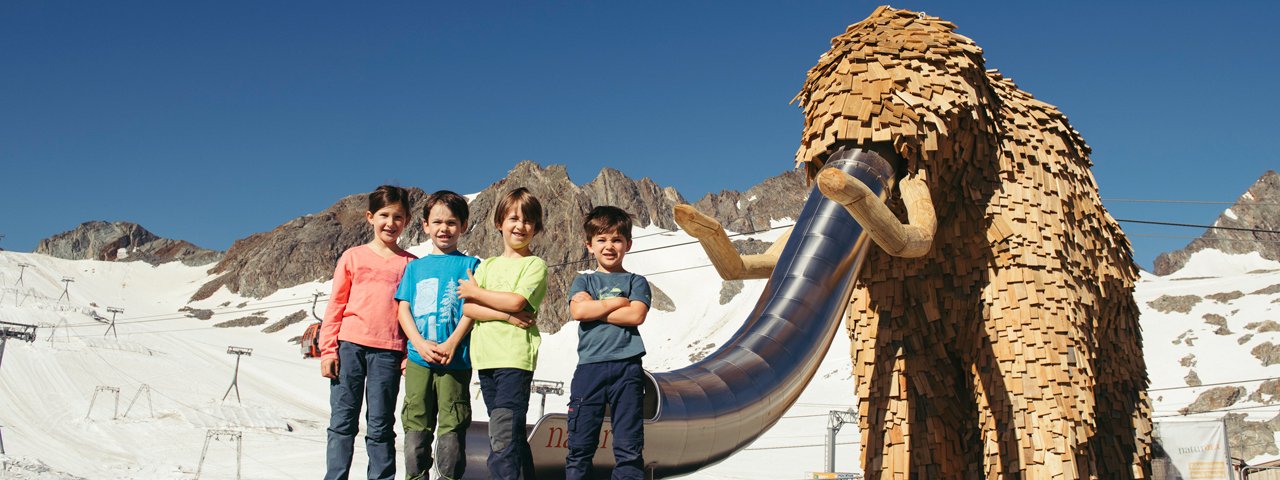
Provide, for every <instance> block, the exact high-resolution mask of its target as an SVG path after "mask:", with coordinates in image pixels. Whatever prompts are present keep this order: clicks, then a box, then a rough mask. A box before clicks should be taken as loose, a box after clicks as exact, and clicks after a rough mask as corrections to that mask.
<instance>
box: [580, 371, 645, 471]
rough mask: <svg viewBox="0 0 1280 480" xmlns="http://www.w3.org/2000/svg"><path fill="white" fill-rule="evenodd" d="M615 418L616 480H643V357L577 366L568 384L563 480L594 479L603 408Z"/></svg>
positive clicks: (613, 436)
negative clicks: (592, 469)
mask: <svg viewBox="0 0 1280 480" xmlns="http://www.w3.org/2000/svg"><path fill="white" fill-rule="evenodd" d="M606 405H608V407H609V409H610V410H611V411H612V413H613V415H612V416H611V417H610V423H612V425H613V434H612V437H611V438H612V439H613V456H614V458H615V459H617V464H616V466H614V468H613V476H612V477H611V478H613V479H615V480H621V479H628V480H629V479H636V480H640V479H643V478H644V457H643V455H642V454H643V453H644V370H643V369H642V368H641V366H640V357H634V358H628V359H626V360H614V361H610V362H599V363H588V364H583V365H578V368H577V369H576V370H574V372H573V383H572V384H570V386H569V454H568V455H567V456H566V457H565V479H566V480H579V479H587V478H592V477H591V459H592V458H593V457H595V454H596V447H598V446H599V445H600V426H601V425H602V424H603V423H604V411H605V406H606Z"/></svg>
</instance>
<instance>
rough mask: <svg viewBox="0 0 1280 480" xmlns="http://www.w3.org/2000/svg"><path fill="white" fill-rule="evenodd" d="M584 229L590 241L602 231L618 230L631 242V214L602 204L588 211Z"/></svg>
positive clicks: (583, 224)
mask: <svg viewBox="0 0 1280 480" xmlns="http://www.w3.org/2000/svg"><path fill="white" fill-rule="evenodd" d="M582 231H583V232H584V233H586V234H587V240H588V241H589V240H591V237H594V236H596V235H599V234H601V233H608V232H617V233H618V234H619V235H622V238H625V239H627V241H628V242H630V241H631V214H630V213H627V211H626V210H623V209H621V208H618V207H615V206H612V205H601V206H599V207H596V208H593V209H591V211H590V212H587V216H586V218H585V219H584V220H583V221H582Z"/></svg>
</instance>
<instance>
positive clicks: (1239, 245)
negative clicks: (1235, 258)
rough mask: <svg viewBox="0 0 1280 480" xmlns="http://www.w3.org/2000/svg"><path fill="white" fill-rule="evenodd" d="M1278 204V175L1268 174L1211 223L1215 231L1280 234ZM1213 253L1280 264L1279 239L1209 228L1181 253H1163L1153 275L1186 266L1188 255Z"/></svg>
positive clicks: (1157, 260) (1270, 172) (1157, 258)
mask: <svg viewBox="0 0 1280 480" xmlns="http://www.w3.org/2000/svg"><path fill="white" fill-rule="evenodd" d="M1277 203H1280V174H1277V173H1276V172H1275V171H1271V170H1268V171H1267V173H1265V174H1263V175H1262V177H1261V178H1259V179H1258V181H1257V182H1254V184H1253V185H1252V186H1250V187H1249V189H1248V190H1247V191H1245V192H1244V194H1243V195H1241V196H1240V198H1239V199H1237V200H1236V202H1235V204H1234V205H1232V206H1231V208H1228V209H1226V210H1225V211H1223V212H1222V214H1221V215H1219V216H1218V219H1217V220H1216V221H1214V222H1213V225H1214V226H1215V227H1227V228H1242V229H1252V230H1272V231H1274V230H1280V215H1276V214H1275V212H1276V210H1275V204H1277ZM1205 249H1214V250H1219V251H1222V252H1225V253H1233V254H1241V253H1249V252H1258V254H1260V255H1262V257H1263V258H1266V259H1269V260H1277V261H1280V235H1276V234H1272V233H1260V232H1251V231H1243V230H1223V229H1218V228H1210V229H1208V230H1205V232H1204V234H1202V235H1201V236H1200V238H1197V239H1195V240H1192V241H1191V243H1189V244H1187V246H1186V247H1183V248H1182V249H1181V250H1176V251H1172V252H1166V253H1162V254H1160V255H1159V256H1157V257H1156V260H1155V265H1154V267H1155V272H1154V273H1155V274H1156V275H1168V274H1170V273H1173V272H1175V271H1178V270H1179V269H1181V268H1182V267H1183V266H1185V265H1186V264H1187V259H1189V258H1191V254H1193V253H1195V252H1198V251H1201V250H1205Z"/></svg>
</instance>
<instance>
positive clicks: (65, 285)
mask: <svg viewBox="0 0 1280 480" xmlns="http://www.w3.org/2000/svg"><path fill="white" fill-rule="evenodd" d="M75 281H76V279H74V278H72V277H62V295H58V300H56V301H59V302H61V301H62V299H63V298H65V299H67V301H68V302H70V301H71V293H70V290H71V284H72V283H74V282H75Z"/></svg>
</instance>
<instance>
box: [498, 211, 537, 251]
mask: <svg viewBox="0 0 1280 480" xmlns="http://www.w3.org/2000/svg"><path fill="white" fill-rule="evenodd" d="M520 207H521V205H520V203H519V202H511V205H510V206H509V207H508V208H507V211H506V212H505V213H503V215H502V222H501V223H499V224H498V230H499V231H501V232H502V243H503V245H504V246H505V251H504V254H511V253H520V254H527V253H528V251H529V244H530V243H532V242H533V236H534V235H537V234H538V228H537V223H536V222H535V221H534V219H531V218H527V217H525V215H524V212H523V209H522V208H520Z"/></svg>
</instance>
